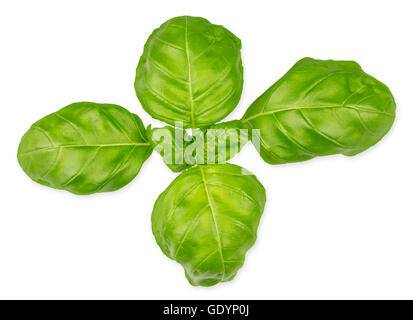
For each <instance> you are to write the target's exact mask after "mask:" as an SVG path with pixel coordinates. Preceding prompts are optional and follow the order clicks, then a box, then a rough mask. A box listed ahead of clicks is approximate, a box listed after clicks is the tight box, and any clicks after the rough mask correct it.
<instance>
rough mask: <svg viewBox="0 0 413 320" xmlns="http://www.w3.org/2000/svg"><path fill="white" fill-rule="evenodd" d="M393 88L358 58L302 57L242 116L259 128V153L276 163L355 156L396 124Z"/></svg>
mask: <svg viewBox="0 0 413 320" xmlns="http://www.w3.org/2000/svg"><path fill="white" fill-rule="evenodd" d="M395 109H396V105H395V102H394V99H393V96H392V94H391V92H390V90H389V89H388V88H387V87H386V85H384V84H383V83H381V82H380V81H378V80H376V79H375V78H373V77H371V76H370V75H368V74H366V73H365V72H363V70H362V69H361V68H360V66H359V65H358V64H357V63H356V62H353V61H333V60H315V59H311V58H304V59H302V60H300V61H299V62H297V63H296V64H295V65H294V66H293V67H292V68H291V69H290V70H289V71H288V72H287V73H286V74H285V75H284V76H283V77H282V78H281V79H280V80H279V81H277V82H276V83H275V84H274V85H273V86H271V87H270V88H269V89H268V90H267V91H266V92H265V93H264V94H263V95H261V96H260V97H259V98H258V99H257V100H256V101H255V102H254V103H253V104H252V105H251V106H250V107H249V109H248V110H247V112H246V113H245V115H244V117H243V122H244V123H246V124H247V125H248V126H249V127H250V128H253V129H259V130H260V154H261V156H262V158H263V159H264V160H265V161H267V162H268V163H271V164H280V163H288V162H298V161H304V160H308V159H311V158H314V157H316V156H325V155H331V154H338V153H341V154H344V155H347V156H352V155H355V154H358V153H360V152H362V151H364V150H366V149H367V148H369V147H371V146H372V145H374V144H376V143H377V142H378V141H379V140H380V139H381V138H383V136H384V135H385V134H386V133H387V132H388V131H389V129H390V128H391V126H392V124H393V121H394V118H395Z"/></svg>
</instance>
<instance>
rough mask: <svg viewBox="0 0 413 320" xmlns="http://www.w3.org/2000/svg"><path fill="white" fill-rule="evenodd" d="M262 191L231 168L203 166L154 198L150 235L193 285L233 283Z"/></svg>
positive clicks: (253, 230)
mask: <svg viewBox="0 0 413 320" xmlns="http://www.w3.org/2000/svg"><path fill="white" fill-rule="evenodd" d="M264 205H265V189H264V187H263V186H262V185H261V183H260V182H259V181H258V180H257V178H256V177H255V176H253V175H252V174H250V173H249V172H247V171H246V170H245V169H243V168H241V167H239V166H236V165H232V164H223V165H220V164H219V165H201V166H195V167H192V168H190V169H188V170H186V171H184V172H183V173H182V174H181V175H180V176H178V177H177V178H176V179H175V180H174V181H173V182H172V183H171V184H170V185H169V187H168V188H167V189H166V190H165V191H164V192H163V193H162V194H161V195H160V196H159V198H158V199H157V201H156V203H155V206H154V209H153V212H152V231H153V234H154V236H155V238H156V241H157V243H158V245H159V246H160V248H161V249H162V251H163V252H164V253H165V254H166V255H167V256H168V257H169V258H171V259H173V260H176V261H177V262H179V263H180V264H181V265H182V266H183V267H184V269H185V274H186V277H187V279H188V280H189V282H190V283H191V284H192V285H200V286H212V285H215V284H217V283H219V282H223V281H230V280H232V279H233V278H234V277H235V275H236V273H237V271H238V270H239V269H240V268H241V266H242V265H243V263H244V259H245V254H246V252H247V251H248V249H249V248H251V247H252V245H253V244H254V242H255V240H256V237H257V228H258V224H259V221H260V218H261V215H262V212H263V210H264Z"/></svg>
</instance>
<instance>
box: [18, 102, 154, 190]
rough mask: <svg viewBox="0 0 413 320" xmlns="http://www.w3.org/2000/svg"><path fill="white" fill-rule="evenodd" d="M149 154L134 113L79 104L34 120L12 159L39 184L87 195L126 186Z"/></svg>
mask: <svg viewBox="0 0 413 320" xmlns="http://www.w3.org/2000/svg"><path fill="white" fill-rule="evenodd" d="M151 152H152V147H151V145H150V143H149V142H148V141H147V138H146V134H145V128H144V126H143V124H142V121H141V120H140V119H139V117H138V116H137V115H135V114H132V113H130V112H129V111H127V110H126V109H124V108H122V107H120V106H117V105H113V104H98V103H93V102H79V103H73V104H71V105H69V106H67V107H65V108H63V109H60V110H59V111H57V112H55V113H52V114H50V115H48V116H46V117H44V118H43V119H41V120H39V121H37V122H36V123H34V124H33V125H32V126H31V128H30V129H29V131H27V132H26V133H25V135H24V136H23V138H22V140H21V142H20V146H19V150H18V154H17V158H18V161H19V164H20V166H21V167H22V169H23V170H24V172H26V174H27V175H28V176H29V177H30V178H31V179H33V180H34V181H36V182H38V183H40V184H43V185H46V186H49V187H52V188H56V189H63V190H67V191H70V192H73V193H75V194H90V193H95V192H106V191H114V190H117V189H119V188H122V187H123V186H125V185H126V184H128V183H129V182H130V181H131V180H132V179H133V178H134V177H135V176H136V175H137V174H138V172H139V170H140V168H141V166H142V164H143V162H144V161H145V160H146V159H147V158H148V157H149V155H150V154H151Z"/></svg>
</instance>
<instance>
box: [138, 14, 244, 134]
mask: <svg viewBox="0 0 413 320" xmlns="http://www.w3.org/2000/svg"><path fill="white" fill-rule="evenodd" d="M242 84H243V69H242V62H241V41H240V40H239V39H238V38H237V37H236V36H235V35H233V34H232V33H231V32H230V31H228V30H227V29H225V28H224V27H222V26H218V25H214V24H211V23H210V22H209V21H208V20H205V19H203V18H198V17H189V16H184V17H176V18H173V19H170V20H168V21H167V22H165V23H164V24H162V25H161V26H160V27H159V28H158V29H156V30H154V31H153V33H152V34H151V36H150V37H149V39H148V41H147V42H146V44H145V48H144V52H143V54H142V56H141V58H140V61H139V64H138V67H137V70H136V79H135V90H136V95H137V97H138V98H139V101H140V102H141V104H142V106H143V108H144V109H145V110H146V112H148V113H149V114H150V115H151V116H152V117H154V118H156V119H159V120H162V121H164V122H166V123H168V124H171V125H175V122H176V121H182V122H183V125H184V128H196V127H206V126H209V125H211V124H213V123H215V122H217V121H219V120H221V119H223V118H224V117H226V116H227V115H228V114H229V113H230V112H231V111H232V110H233V109H234V108H235V107H236V105H237V104H238V102H239V99H240V97H241V92H242Z"/></svg>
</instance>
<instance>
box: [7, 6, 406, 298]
mask: <svg viewBox="0 0 413 320" xmlns="http://www.w3.org/2000/svg"><path fill="white" fill-rule="evenodd" d="M412 11H413V10H412V4H411V1H396V0H392V1H386V2H384V1H377V0H376V1H360V0H357V1H350V0H347V1H331V0H330V1H292V0H289V1H257V0H255V1H250V0H249V1H240V0H233V1H228V0H227V1H223V0H219V1H213V0H208V1H193V0H190V1H170V0H168V1H156V0H150V1H102V0H100V1H84V0H83V1H73V0H72V1H2V2H1V5H0V30H1V31H0V32H1V33H0V39H1V41H0V107H1V125H0V137H1V139H2V148H1V157H0V161H1V166H0V168H1V169H0V170H1V180H0V298H38V299H44V298H53V299H61V298H69V299H71V298H77V299H87V298H93V299H100V298H115V299H118V298H119V299H120V298H122V299H170V298H174V299H186V298H190V299H221V298H222V299H224V298H225V299H238V298H245V299H290V298H296V299H302V298H312V299H320V298H329V299H336V298H345V299H347V298H354V299H358V298H373V299H374V298H413V254H412V251H413V204H412V197H413V196H412V179H413V174H412V172H413V151H412V150H413V143H412V138H413V133H412V132H413V106H412V103H413V98H412V96H413V83H412V75H413V68H412V57H413V50H412V31H413V23H412V16H411V14H412ZM184 14H188V15H196V16H203V17H205V18H207V19H209V20H210V21H211V22H213V23H215V24H222V25H224V26H225V27H227V28H228V29H230V30H231V31H232V32H234V33H235V34H236V35H237V36H238V37H239V38H241V40H242V43H243V49H242V55H243V64H244V68H245V86H244V92H243V96H242V100H241V103H240V105H239V106H238V108H237V109H236V110H235V111H234V112H233V113H231V114H230V116H229V117H228V118H227V120H229V119H237V118H240V117H241V116H242V115H243V113H244V112H245V110H246V109H247V107H248V106H249V104H251V103H252V102H253V101H254V100H255V98H257V97H258V96H259V95H260V94H261V93H262V92H263V91H264V90H265V89H267V88H268V87H269V86H270V85H271V84H272V83H273V82H275V81H276V80H277V79H278V78H279V77H280V76H282V75H283V74H284V73H285V72H286V71H287V70H288V69H289V68H290V67H291V66H292V65H293V64H294V63H295V62H296V61H297V60H299V59H300V58H302V57H305V56H310V57H314V58H319V59H329V58H330V59H336V60H340V59H350V60H355V61H357V62H359V63H360V64H361V66H362V67H363V68H364V70H365V71H366V72H368V73H370V74H371V75H373V76H374V77H376V78H378V79H379V80H381V81H383V82H384V83H386V84H387V85H388V86H389V87H390V89H391V90H392V92H393V94H394V96H395V98H396V101H397V119H396V122H395V124H394V126H393V128H392V129H391V131H390V132H389V134H388V135H387V136H386V137H385V138H384V139H383V140H382V141H381V142H380V143H379V144H377V145H376V146H374V147H373V148H371V149H370V150H368V151H366V152H364V153H362V154H360V155H357V156H355V157H351V158H349V157H344V156H340V155H338V156H330V157H325V158H318V159H315V160H311V161H307V162H304V163H299V164H289V165H281V166H271V165H268V164H266V163H265V162H264V161H262V160H261V158H260V157H259V156H258V154H257V153H256V151H255V149H254V148H253V147H252V146H251V145H248V146H247V147H245V148H244V149H243V151H242V153H241V154H239V155H238V156H237V157H236V158H235V159H234V160H233V161H232V162H233V163H236V164H239V165H242V166H244V167H246V168H247V169H249V170H251V171H252V172H254V173H255V174H256V175H257V177H258V178H259V180H260V181H261V182H262V184H263V185H264V186H265V187H266V190H267V199H268V200H267V204H266V209H265V212H264V215H263V218H262V220H261V225H260V228H259V233H258V240H257V243H256V245H255V246H254V247H253V248H252V249H251V250H250V251H249V253H248V254H247V259H246V263H245V265H244V267H243V268H242V269H241V270H240V272H239V273H238V275H237V277H236V278H235V280H233V281H232V282H227V283H224V284H220V285H217V286H215V287H212V288H202V287H191V286H190V285H189V284H188V282H187V281H186V279H185V277H184V272H183V269H182V267H181V266H180V265H178V264H177V263H175V262H174V261H171V260H169V259H168V258H166V257H165V256H164V255H163V254H162V252H161V250H160V249H159V248H158V247H157V245H156V243H155V240H154V237H153V236H152V233H151V226H150V215H151V211H152V207H153V204H154V202H155V200H156V198H157V196H158V195H159V193H160V192H161V191H163V190H164V189H165V188H166V187H167V186H168V184H169V183H170V182H171V181H172V179H174V177H175V176H176V174H174V173H172V172H170V171H169V169H168V168H167V167H166V166H165V165H164V164H163V163H162V161H161V159H160V157H159V156H158V155H157V154H155V153H154V154H153V155H152V157H151V158H150V159H149V160H148V161H147V162H146V163H145V164H144V166H143V168H142V170H141V172H140V173H139V175H138V177H137V178H136V179H135V180H134V181H133V182H132V183H130V184H129V185H128V186H126V187H125V188H123V189H121V190H119V191H117V192H113V193H107V194H97V195H92V196H75V195H72V194H70V193H68V192H65V191H58V190H54V189H50V188H47V187H43V186H41V185H37V184H36V183H34V182H32V181H31V180H30V179H29V178H28V177H27V176H26V175H25V174H24V173H23V171H22V170H21V169H20V167H19V166H18V163H17V159H16V153H17V147H18V143H19V141H20V138H21V136H22V135H23V134H24V132H25V131H26V130H27V129H28V128H29V127H30V125H31V124H32V123H33V122H34V121H36V120H38V119H40V118H42V117H43V116H45V115H47V114H49V113H51V112H54V111H56V110H57V109H59V108H61V107H63V106H65V105H67V104H69V103H71V102H76V101H84V100H86V101H95V102H108V103H116V104H119V105H122V106H124V107H126V108H128V109H129V110H130V111H132V112H135V113H137V114H138V115H139V116H140V117H141V118H142V120H143V121H144V123H145V124H146V125H148V124H150V123H152V124H154V125H158V126H160V125H162V123H161V122H159V121H155V120H153V119H152V118H151V117H150V116H149V115H147V114H146V113H145V112H144V111H143V109H142V108H141V106H140V105H139V103H138V100H137V98H136V96H135V92H134V88H133V81H134V76H135V68H136V65H137V63H138V59H139V57H140V55H141V53H142V50H143V45H144V43H145V41H146V39H147V37H148V36H149V34H150V33H151V31H152V30H153V29H154V28H156V27H158V26H159V25H160V24H161V23H162V22H164V21H165V20H167V19H169V18H171V17H174V16H178V15H184Z"/></svg>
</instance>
